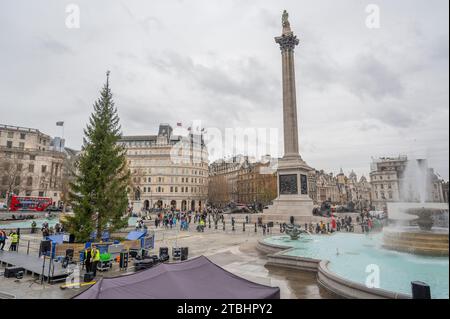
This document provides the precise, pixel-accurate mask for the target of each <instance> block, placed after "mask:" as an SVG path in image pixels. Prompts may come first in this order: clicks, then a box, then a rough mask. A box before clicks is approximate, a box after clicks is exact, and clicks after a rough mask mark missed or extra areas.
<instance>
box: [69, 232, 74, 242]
mask: <svg viewBox="0 0 450 319" xmlns="http://www.w3.org/2000/svg"><path fill="white" fill-rule="evenodd" d="M74 242H75V235H73V234H70V235H69V243H70V244H73V243H74Z"/></svg>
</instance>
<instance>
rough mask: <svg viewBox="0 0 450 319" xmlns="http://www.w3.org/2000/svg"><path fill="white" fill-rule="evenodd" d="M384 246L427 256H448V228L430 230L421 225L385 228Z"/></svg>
mask: <svg viewBox="0 0 450 319" xmlns="http://www.w3.org/2000/svg"><path fill="white" fill-rule="evenodd" d="M383 247H384V248H386V249H392V250H396V251H403V252H408V253H413V254H419V255H426V256H448V228H447V229H445V228H433V230H430V231H424V230H422V229H420V228H419V227H402V228H401V229H398V228H385V229H384V230H383Z"/></svg>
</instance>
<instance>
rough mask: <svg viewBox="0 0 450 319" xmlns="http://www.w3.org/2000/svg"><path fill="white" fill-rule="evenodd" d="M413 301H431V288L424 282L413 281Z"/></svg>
mask: <svg viewBox="0 0 450 319" xmlns="http://www.w3.org/2000/svg"><path fill="white" fill-rule="evenodd" d="M411 289H412V299H431V292H430V286H428V285H427V284H426V283H424V282H422V281H412V282H411Z"/></svg>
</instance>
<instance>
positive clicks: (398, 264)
mask: <svg viewBox="0 0 450 319" xmlns="http://www.w3.org/2000/svg"><path fill="white" fill-rule="evenodd" d="M382 236H383V235H382V234H373V235H363V234H348V233H336V234H333V235H313V236H304V237H300V239H299V240H295V241H292V240H290V239H289V237H288V236H274V237H270V238H266V239H264V240H262V241H261V242H260V245H261V246H264V245H267V246H268V247H269V248H270V249H272V250H273V251H275V250H278V251H280V250H281V249H282V248H281V247H282V246H284V247H285V248H286V249H285V250H283V251H280V252H278V253H275V254H273V255H269V256H268V257H269V262H270V263H271V264H272V265H276V266H282V267H289V268H296V269H303V270H309V271H317V274H318V281H319V284H321V285H322V286H324V287H325V288H327V289H328V290H331V291H333V292H334V293H336V294H338V295H340V296H342V297H345V298H406V297H410V295H411V282H412V281H416V280H419V281H423V282H426V283H427V284H428V285H430V287H431V295H432V298H445V299H447V298H448V296H449V287H448V286H449V280H448V279H449V267H448V260H449V259H448V257H430V256H422V255H414V254H409V253H405V252H397V251H391V250H387V249H384V248H383V246H382V243H383V242H382ZM325 261H327V262H325ZM321 262H323V263H321ZM374 265H375V267H378V269H379V275H380V282H379V287H377V288H368V287H367V286H366V280H367V277H368V275H369V273H368V272H367V270H368V269H370V267H373V266H374ZM368 267H369V268H368Z"/></svg>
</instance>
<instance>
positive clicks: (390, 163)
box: [370, 155, 445, 210]
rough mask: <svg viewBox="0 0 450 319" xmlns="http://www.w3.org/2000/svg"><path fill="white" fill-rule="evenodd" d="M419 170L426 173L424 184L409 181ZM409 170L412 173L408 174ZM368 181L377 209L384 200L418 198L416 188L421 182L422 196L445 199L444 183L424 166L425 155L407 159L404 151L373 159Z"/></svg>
mask: <svg viewBox="0 0 450 319" xmlns="http://www.w3.org/2000/svg"><path fill="white" fill-rule="evenodd" d="M409 164H411V167H412V168H410V169H408V165H409ZM419 171H421V172H423V174H425V175H426V176H425V179H426V182H424V183H425V184H427V185H415V184H417V183H415V182H414V181H410V179H411V178H413V179H414V178H415V175H414V174H417V173H418V172H419ZM411 174H412V175H414V176H412V177H411V176H410V175H411ZM411 182H412V183H411ZM370 184H371V186H372V202H373V206H375V208H376V209H379V210H382V209H384V208H386V203H387V202H402V201H407V202H408V201H418V200H419V198H418V196H417V192H418V187H421V186H424V187H425V191H424V192H425V194H424V196H425V198H423V199H422V200H424V201H428V202H445V194H444V187H445V186H444V185H445V183H444V181H443V180H442V179H440V178H438V176H437V175H436V174H435V173H434V170H433V169H432V168H430V167H428V163H427V161H426V160H425V159H419V160H408V158H407V156H404V155H403V156H398V157H383V158H379V159H375V160H374V161H373V162H372V164H371V172H370Z"/></svg>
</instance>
